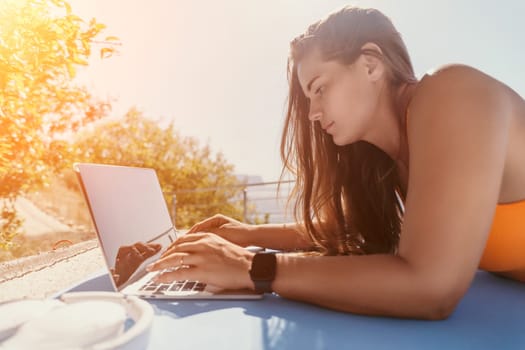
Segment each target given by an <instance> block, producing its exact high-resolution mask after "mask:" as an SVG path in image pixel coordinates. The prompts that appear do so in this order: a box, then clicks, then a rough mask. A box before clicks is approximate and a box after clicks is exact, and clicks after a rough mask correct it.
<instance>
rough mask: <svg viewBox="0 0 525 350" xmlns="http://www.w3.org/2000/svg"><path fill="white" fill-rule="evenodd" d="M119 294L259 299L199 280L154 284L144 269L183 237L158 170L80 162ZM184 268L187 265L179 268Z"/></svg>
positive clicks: (82, 183) (82, 179) (86, 195)
mask: <svg viewBox="0 0 525 350" xmlns="http://www.w3.org/2000/svg"><path fill="white" fill-rule="evenodd" d="M74 169H75V172H76V174H77V177H78V180H79V183H80V187H81V188H82V192H83V195H84V198H85V200H86V203H87V205H88V207H89V211H90V214H91V218H92V221H93V224H94V226H95V230H96V233H97V237H98V240H99V243H100V248H101V250H102V253H103V256H104V259H105V261H106V265H107V268H108V272H109V275H110V276H111V281H112V284H113V287H114V288H115V291H118V292H121V293H124V294H128V295H135V296H140V297H143V298H156V299H261V298H262V297H263V295H262V294H260V293H256V292H254V291H252V290H249V289H246V290H224V289H221V288H218V287H216V286H212V285H206V284H204V283H201V282H199V281H173V282H172V283H155V282H153V280H152V279H153V277H155V276H156V275H157V274H158V273H159V272H147V271H146V266H147V265H149V264H150V263H151V262H153V261H155V260H157V259H158V258H159V257H160V255H161V254H162V253H163V252H164V251H165V250H166V249H167V248H168V247H169V245H170V244H171V243H172V242H173V241H174V240H175V239H176V238H177V236H178V235H180V232H178V231H177V229H176V228H175V227H174V225H173V223H172V221H171V217H170V214H169V211H168V207H167V205H166V201H165V199H164V196H163V194H162V190H161V187H160V183H159V180H158V178H157V174H156V172H155V170H154V169H151V168H139V167H126V166H116V165H106V164H93V163H76V164H75V165H74ZM181 268H185V267H181Z"/></svg>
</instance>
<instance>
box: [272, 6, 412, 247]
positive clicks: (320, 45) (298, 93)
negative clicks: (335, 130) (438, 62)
mask: <svg viewBox="0 0 525 350" xmlns="http://www.w3.org/2000/svg"><path fill="white" fill-rule="evenodd" d="M368 42H372V43H375V44H376V45H378V46H379V48H380V49H381V51H382V52H375V51H373V52H365V53H366V54H374V55H376V56H377V57H379V58H380V59H381V60H382V61H383V62H384V64H385V66H386V67H387V69H388V71H389V74H388V76H389V77H388V78H389V82H388V84H389V86H390V91H394V90H395V88H396V87H399V86H401V85H402V84H403V83H407V82H415V81H416V78H415V75H414V71H413V68H412V64H411V62H410V58H409V56H408V52H407V49H406V47H405V44H404V43H403V40H402V39H401V36H400V34H399V33H398V32H397V30H396V29H395V28H394V25H393V24H392V22H391V21H390V19H389V18H387V17H386V16H385V15H383V14H382V13H381V12H379V11H377V10H374V9H362V8H356V7H345V8H343V9H341V10H339V11H338V12H335V13H333V14H331V15H329V16H328V17H327V18H326V19H324V20H321V21H319V22H316V23H314V24H312V25H311V26H310V27H309V28H308V29H307V31H306V32H305V33H304V34H302V35H300V36H299V37H297V38H295V39H294V40H293V41H292V42H291V44H290V48H291V53H290V58H289V60H288V81H289V85H290V91H289V96H288V111H287V115H286V119H285V125H284V131H283V135H282V139H281V157H282V160H283V162H284V168H283V173H284V171H285V169H288V170H289V171H291V173H292V174H294V175H295V176H296V180H297V181H296V184H295V187H294V190H293V192H292V196H293V198H294V199H295V200H296V202H295V207H294V214H295V217H296V219H297V220H298V221H302V222H303V223H304V228H305V229H306V231H307V232H308V234H309V235H310V237H311V238H312V240H313V241H314V243H316V245H317V246H318V248H319V249H320V250H321V251H322V252H323V253H324V254H328V255H335V254H350V253H358V254H373V253H395V251H396V249H397V245H398V242H399V233H400V231H401V223H402V204H401V203H400V198H399V197H401V199H403V198H404V197H405V193H404V191H405V190H404V189H402V188H401V186H400V180H399V176H398V173H397V168H396V162H395V160H393V159H392V158H390V157H389V156H388V155H387V154H386V153H384V152H383V151H382V150H380V149H379V148H377V147H375V146H374V145H372V144H370V143H367V142H365V141H359V142H356V143H353V144H350V145H346V146H337V145H335V144H334V143H333V141H332V139H331V136H330V135H327V134H326V133H325V132H324V131H323V130H322V129H321V127H320V125H319V123H312V122H311V121H310V120H309V119H308V112H309V100H308V99H307V98H306V96H305V95H304V93H303V91H302V89H301V86H300V85H299V79H298V76H297V64H298V62H299V61H300V60H301V59H302V58H303V57H304V56H305V55H306V54H307V53H309V52H311V50H312V49H313V48H314V47H315V48H317V49H319V50H320V52H321V54H322V57H323V59H326V60H336V61H338V62H340V63H343V64H351V63H353V62H354V61H355V60H356V59H357V58H358V57H359V55H361V54H362V53H363V52H362V51H361V48H362V46H363V45H364V44H365V43H368ZM392 102H393V103H394V105H395V104H396V101H392Z"/></svg>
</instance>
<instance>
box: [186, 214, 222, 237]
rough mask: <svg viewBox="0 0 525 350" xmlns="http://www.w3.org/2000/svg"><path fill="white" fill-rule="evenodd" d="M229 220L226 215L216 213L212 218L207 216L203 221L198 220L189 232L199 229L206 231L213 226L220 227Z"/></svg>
mask: <svg viewBox="0 0 525 350" xmlns="http://www.w3.org/2000/svg"><path fill="white" fill-rule="evenodd" d="M228 222H229V220H228V218H226V217H225V216H224V215H221V214H216V215H214V216H212V217H210V218H207V219H205V220H203V221H201V222H198V223H197V224H195V225H193V226H192V227H191V228H190V229H189V231H188V233H195V232H199V231H206V230H210V229H213V228H218V227H220V226H221V225H223V224H225V223H228Z"/></svg>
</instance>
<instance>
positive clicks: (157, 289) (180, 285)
mask: <svg viewBox="0 0 525 350" xmlns="http://www.w3.org/2000/svg"><path fill="white" fill-rule="evenodd" d="M204 288H206V284H205V283H201V282H199V281H188V280H185V281H173V282H171V283H155V282H153V281H149V282H148V283H147V284H145V285H144V286H142V287H141V288H140V290H141V291H145V292H151V293H153V294H164V293H165V292H192V291H195V292H202V291H203V290H204Z"/></svg>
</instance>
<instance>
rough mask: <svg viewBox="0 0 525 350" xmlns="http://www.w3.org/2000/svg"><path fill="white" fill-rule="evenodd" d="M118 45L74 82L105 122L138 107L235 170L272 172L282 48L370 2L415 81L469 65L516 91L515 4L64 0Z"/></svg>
mask: <svg viewBox="0 0 525 350" xmlns="http://www.w3.org/2000/svg"><path fill="white" fill-rule="evenodd" d="M71 3H72V5H73V10H74V11H75V12H76V13H78V14H79V15H81V16H82V17H85V18H91V17H96V18H97V19H98V20H99V21H100V22H102V23H105V24H106V25H107V26H108V29H107V30H106V33H107V34H108V35H116V36H118V37H120V38H121V40H122V42H123V47H122V48H121V50H120V51H121V52H120V55H119V56H116V57H113V58H111V59H109V60H103V61H101V60H100V59H98V58H95V57H94V58H93V59H92V61H91V64H90V66H89V67H88V68H87V69H86V70H84V71H83V72H81V74H80V76H79V78H80V79H81V81H82V82H84V83H85V84H86V85H87V86H88V87H89V88H91V89H92V90H93V91H95V92H96V94H98V95H99V96H101V97H105V96H108V95H110V96H113V97H116V98H118V101H117V102H115V103H114V111H115V114H116V115H122V114H123V113H124V112H125V111H127V110H128V109H129V108H130V107H131V106H134V105H135V106H138V107H139V108H140V109H142V110H143V111H144V112H145V113H146V114H147V115H148V116H151V117H153V118H157V119H159V120H163V121H168V120H173V121H174V123H175V127H176V128H177V129H178V130H179V131H180V132H181V133H182V134H183V135H185V136H193V137H197V138H198V139H199V140H201V142H202V144H204V143H209V144H210V146H211V147H212V150H213V151H215V152H219V151H220V152H222V153H224V155H225V156H226V159H227V160H228V161H229V162H230V163H233V164H234V165H235V166H236V172H237V173H243V174H253V175H261V176H263V178H264V180H266V181H273V180H276V179H277V178H278V176H279V174H280V170H281V161H280V158H279V142H280V135H281V127H282V122H283V118H284V112H285V100H286V93H287V81H286V60H287V56H288V43H289V41H290V40H291V39H292V38H294V37H295V36H296V35H297V34H300V33H301V32H303V31H304V29H305V28H306V27H307V26H308V25H309V24H310V23H312V22H314V21H316V20H317V19H320V18H322V17H324V16H325V15H327V14H328V13H330V12H332V11H333V10H337V9H339V8H341V7H342V6H344V5H347V4H353V5H359V6H363V7H375V8H378V9H379V10H381V11H382V12H383V13H385V14H386V15H387V16H389V17H390V18H391V19H392V21H393V22H394V25H395V26H396V27H397V29H398V30H399V31H400V32H401V34H402V36H403V38H404V39H405V43H406V45H407V47H408V50H409V52H410V54H411V57H412V62H413V64H414V68H415V70H416V74H417V76H418V77H420V76H421V75H422V74H423V73H425V72H426V71H428V70H431V69H433V68H435V67H438V66H440V65H443V64H447V63H464V64H469V65H472V66H474V67H476V68H478V69H481V70H483V71H485V72H486V73H488V74H490V75H492V76H494V77H496V78H497V79H500V80H502V81H503V82H505V83H507V84H508V85H509V86H511V87H512V88H513V89H514V90H516V91H517V92H518V93H519V94H521V95H522V96H525V68H524V67H523V66H524V62H525V45H524V44H523V42H524V41H523V37H524V36H525V21H524V20H523V18H525V17H524V14H525V2H524V1H521V0H508V1H498V2H496V1H488V0H478V1H476V0H468V1H467V0H464V1H461V0H457V1H451V0H446V1H417V0H396V1H393V0H392V1H386V0H383V1H381V0H361V1H353V2H347V1H335V0H325V1H320V0H319V1H314V0H288V1H286V0H284V1H279V0H264V1H261V0H260V1H253V0H238V1H233V0H225V1H212V0H210V1H190V0H186V1H181V0H148V1H142V0H141V1H138V0H127V1H125V0H72V1H71Z"/></svg>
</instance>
